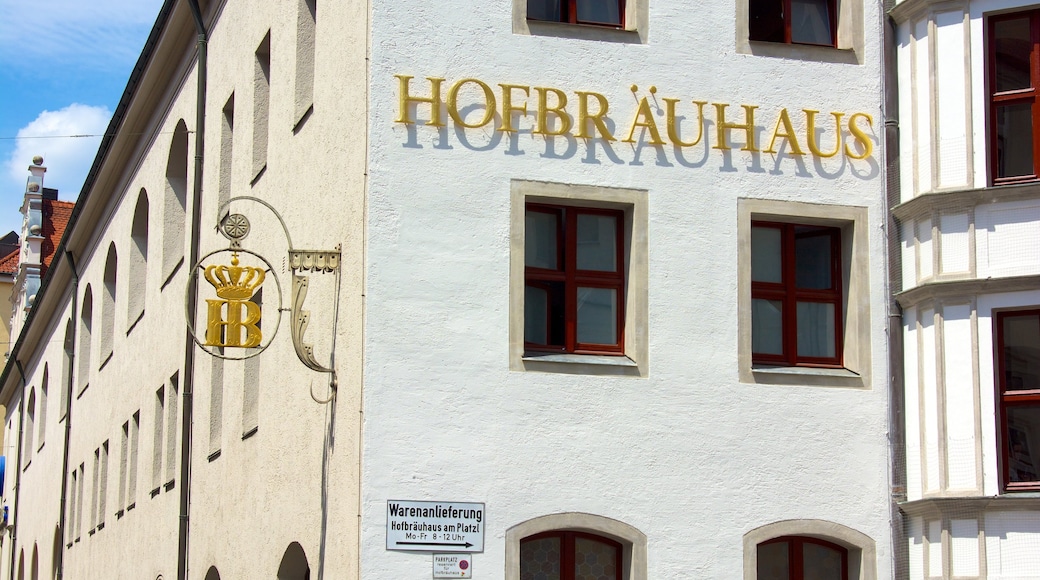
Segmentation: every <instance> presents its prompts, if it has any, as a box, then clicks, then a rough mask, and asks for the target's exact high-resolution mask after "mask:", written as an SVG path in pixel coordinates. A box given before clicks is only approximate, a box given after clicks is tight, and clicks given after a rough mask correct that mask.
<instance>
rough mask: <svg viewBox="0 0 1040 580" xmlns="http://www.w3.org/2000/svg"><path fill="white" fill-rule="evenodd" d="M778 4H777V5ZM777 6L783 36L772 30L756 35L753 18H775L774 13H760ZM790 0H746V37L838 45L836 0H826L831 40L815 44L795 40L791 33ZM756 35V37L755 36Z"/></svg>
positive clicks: (767, 40) (761, 39) (757, 39)
mask: <svg viewBox="0 0 1040 580" xmlns="http://www.w3.org/2000/svg"><path fill="white" fill-rule="evenodd" d="M778 5H779V6H778ZM778 7H779V9H780V17H781V18H783V38H781V37H780V36H778V35H777V34H776V32H778V31H772V32H770V33H767V34H764V35H757V34H756V32H755V30H756V25H755V23H754V20H755V19H757V18H764V19H765V20H770V19H775V18H776V15H775V14H766V15H764V16H763V15H762V14H761V13H762V12H763V11H769V10H773V11H775V10H776V9H777V8H778ZM791 12H792V10H791V0H748V38H749V39H750V40H756V41H762V42H779V43H783V44H804V45H808V46H830V47H832V48H833V47H836V46H838V0H827V13H828V16H830V22H829V23H828V26H829V27H830V32H831V40H830V43H829V44H816V43H812V42H795V41H794V40H792V34H791ZM756 36H757V38H756Z"/></svg>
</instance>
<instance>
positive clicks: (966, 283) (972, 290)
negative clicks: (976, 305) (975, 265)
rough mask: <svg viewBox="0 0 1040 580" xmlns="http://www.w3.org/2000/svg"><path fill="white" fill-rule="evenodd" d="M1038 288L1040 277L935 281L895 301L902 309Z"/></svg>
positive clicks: (901, 293)
mask: <svg viewBox="0 0 1040 580" xmlns="http://www.w3.org/2000/svg"><path fill="white" fill-rule="evenodd" d="M1038 288H1040V275H1032V276H1015V277H1008V278H983V279H978V278H968V279H961V280H937V281H934V282H926V283H924V284H922V285H920V286H917V287H915V288H911V289H909V290H904V291H902V292H899V293H897V294H896V295H895V299H896V301H897V302H899V305H900V306H902V307H903V308H909V307H911V306H916V305H918V304H921V303H922V302H925V301H928V300H943V299H949V298H965V297H969V296H978V295H979V294H997V293H1001V292H1021V291H1024V290H1036V289H1038Z"/></svg>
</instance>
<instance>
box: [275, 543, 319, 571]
mask: <svg viewBox="0 0 1040 580" xmlns="http://www.w3.org/2000/svg"><path fill="white" fill-rule="evenodd" d="M278 580H311V567H310V565H309V564H308V563H307V554H305V553H304V552H303V546H301V545H300V544H299V542H293V543H291V544H289V547H288V548H286V549H285V554H283V555H282V563H281V564H279V565H278Z"/></svg>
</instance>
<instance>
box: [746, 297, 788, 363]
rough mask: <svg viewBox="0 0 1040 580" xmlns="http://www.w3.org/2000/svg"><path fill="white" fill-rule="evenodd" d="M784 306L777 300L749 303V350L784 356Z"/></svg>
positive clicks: (757, 300) (758, 300) (756, 300)
mask: <svg viewBox="0 0 1040 580" xmlns="http://www.w3.org/2000/svg"><path fill="white" fill-rule="evenodd" d="M783 313H784V304H783V302H780V301H779V300H760V299H755V300H752V301H751V350H752V352H755V353H759V354H784V318H783Z"/></svg>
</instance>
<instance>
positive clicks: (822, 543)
mask: <svg viewBox="0 0 1040 580" xmlns="http://www.w3.org/2000/svg"><path fill="white" fill-rule="evenodd" d="M810 579H811V580H848V579H849V551H848V550H846V549H845V548H843V547H841V546H839V545H837V544H832V543H831V542H828V541H826V540H820V539H817V538H809V537H805V536H783V537H780V538H774V539H772V540H769V541H768V542H762V543H761V544H759V545H758V580H810Z"/></svg>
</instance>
